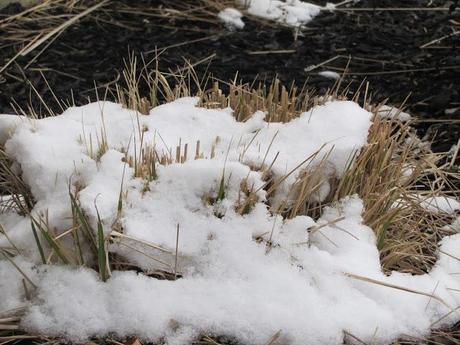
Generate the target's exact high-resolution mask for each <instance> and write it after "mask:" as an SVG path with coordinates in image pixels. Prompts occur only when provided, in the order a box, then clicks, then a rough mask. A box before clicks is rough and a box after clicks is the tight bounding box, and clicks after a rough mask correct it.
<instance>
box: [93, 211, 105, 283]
mask: <svg viewBox="0 0 460 345" xmlns="http://www.w3.org/2000/svg"><path fill="white" fill-rule="evenodd" d="M96 212H97V243H98V251H97V258H98V264H99V276H100V277H101V279H102V281H104V282H105V281H106V280H107V278H108V272H107V255H106V249H105V238H104V228H103V226H102V221H101V217H100V215H99V211H98V210H97V208H96Z"/></svg>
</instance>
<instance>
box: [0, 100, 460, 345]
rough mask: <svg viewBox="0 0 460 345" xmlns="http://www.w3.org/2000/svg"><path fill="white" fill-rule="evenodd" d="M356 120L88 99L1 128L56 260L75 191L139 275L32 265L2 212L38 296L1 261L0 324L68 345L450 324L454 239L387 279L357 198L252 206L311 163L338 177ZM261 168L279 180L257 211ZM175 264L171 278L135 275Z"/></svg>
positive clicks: (333, 108) (28, 236) (4, 240)
mask: <svg viewBox="0 0 460 345" xmlns="http://www.w3.org/2000/svg"><path fill="white" fill-rule="evenodd" d="M371 118H372V114H370V113H369V112H367V111H365V110H363V109H362V108H360V107H359V106H358V105H356V104H355V103H352V102H345V101H335V102H328V103H326V104H325V105H321V106H317V107H314V108H313V109H311V110H310V111H308V112H305V113H303V114H301V115H300V116H299V117H298V118H296V119H294V120H291V121H290V122H288V123H267V122H266V121H265V120H264V114H263V113H262V112H257V113H255V114H254V115H253V116H252V117H251V118H250V119H249V120H248V121H246V122H237V121H236V120H235V118H234V117H233V115H232V110H231V109H205V108H202V107H199V106H198V99H197V98H181V99H178V100H176V101H174V102H171V103H168V104H164V105H161V106H158V107H156V108H154V109H152V110H151V111H150V114H149V115H140V114H138V113H136V112H135V111H131V110H127V109H124V108H122V107H121V105H118V104H114V103H109V102H99V103H92V104H89V105H86V106H83V107H74V108H70V109H68V110H67V111H65V112H64V113H63V114H62V115H60V116H56V117H52V118H46V119H42V120H26V119H23V118H20V119H16V120H12V118H5V117H0V138H4V140H5V150H6V152H7V153H8V154H9V155H10V156H11V157H12V158H13V159H14V160H15V161H16V162H17V163H18V164H19V165H20V168H21V170H22V177H23V179H24V181H25V182H26V183H27V184H28V185H29V186H30V189H31V191H32V193H33V195H34V197H35V199H36V204H35V206H34V209H33V211H32V214H33V215H34V216H35V215H39V214H42V215H46V219H47V222H48V224H49V227H50V228H51V229H52V231H53V232H54V234H55V235H56V236H58V235H61V237H60V239H59V241H60V242H61V243H62V244H63V245H66V246H68V248H69V251H70V248H72V243H73V242H72V241H73V239H72V237H71V236H70V235H69V229H72V227H73V226H74V224H73V223H72V209H71V204H70V198H69V189H70V190H71V191H76V192H77V197H78V200H79V203H80V204H81V207H82V209H83V210H84V211H85V213H86V214H87V216H88V219H89V220H90V223H91V224H92V226H93V228H96V226H95V224H96V222H97V219H98V216H100V218H101V221H102V225H103V231H104V233H105V235H106V236H107V237H111V238H112V240H111V241H110V243H108V249H109V251H110V252H111V253H112V254H114V255H116V256H117V257H119V258H122V259H123V260H122V261H123V262H127V263H129V264H131V265H134V266H135V267H137V268H139V269H142V271H143V272H145V273H143V274H139V273H136V271H134V270H133V271H113V272H112V275H111V277H110V278H109V279H108V280H107V281H106V282H103V281H101V280H100V278H99V277H98V275H97V273H96V272H95V271H94V270H92V269H89V268H86V267H76V266H75V265H74V266H72V265H67V266H65V265H42V264H40V262H41V261H40V256H39V253H38V251H37V250H36V248H37V246H36V243H35V241H34V238H33V236H32V229H31V225H30V224H31V219H30V218H29V217H27V216H21V215H18V214H15V213H13V212H9V213H3V214H1V215H0V223H1V225H2V227H3V228H4V229H5V231H6V232H7V234H8V237H6V236H4V235H0V247H2V248H4V247H8V248H9V247H11V242H13V243H14V244H15V246H16V247H17V248H19V249H20V252H21V255H18V256H16V257H14V258H13V260H14V261H15V264H16V265H17V266H18V267H20V268H21V270H22V272H24V273H25V274H27V276H28V278H29V279H30V280H31V281H32V282H33V284H35V285H36V286H37V289H36V290H34V294H33V297H32V299H31V300H30V301H26V298H25V296H24V289H23V288H22V284H23V283H22V279H23V276H22V275H21V273H19V271H18V270H17V269H16V268H15V267H14V266H13V265H11V263H10V262H9V261H8V260H0V295H1V296H2V298H1V299H0V313H1V312H2V311H5V310H10V309H13V308H16V307H20V306H24V307H26V310H27V311H26V315H25V317H24V318H23V320H22V327H24V328H25V329H26V330H29V331H31V332H39V333H43V334H47V335H50V336H62V337H65V338H66V339H68V340H71V341H85V340H86V339H88V338H89V337H91V336H103V335H105V334H109V333H110V334H114V335H116V336H119V337H125V336H130V335H133V334H135V335H137V336H139V337H141V338H145V339H149V340H152V341H158V340H160V339H163V340H164V341H165V342H166V343H167V344H187V343H188V342H190V341H191V340H192V339H193V338H195V337H196V336H197V335H199V334H200V332H207V333H215V334H223V335H228V336H231V337H236V338H237V339H239V340H240V341H242V342H245V343H248V344H256V343H258V344H262V343H265V342H266V341H267V340H268V339H269V338H270V337H271V336H272V335H273V334H275V333H276V332H278V331H279V330H281V337H282V338H281V340H280V342H281V343H283V344H292V345H296V344H299V345H300V344H304V343H305V341H306V339H307V340H308V343H309V344H325V343H328V344H342V341H343V336H344V331H347V332H349V333H351V334H353V335H354V336H356V337H359V338H360V339H362V340H363V341H366V342H370V341H372V342H373V343H385V342H389V341H391V340H392V339H394V338H395V337H397V336H399V335H401V334H409V335H414V336H422V335H424V334H426V333H427V332H429V329H430V326H431V325H432V324H434V323H436V325H438V326H441V323H442V324H444V323H447V324H448V323H452V322H455V321H456V320H458V319H459V317H458V314H457V313H456V312H451V311H452V310H453V309H454V308H456V307H457V306H458V305H459V303H460V295H459V294H458V293H456V291H458V289H460V278H459V275H458V272H459V271H460V261H459V260H458V259H456V257H457V258H458V257H460V235H453V236H450V237H446V238H444V239H443V241H442V246H441V247H442V252H440V258H439V260H438V262H437V264H436V266H435V267H434V268H433V269H432V271H431V272H430V273H429V274H426V275H421V276H410V275H407V274H401V273H393V274H392V275H391V276H386V275H385V274H384V273H383V272H382V271H381V269H380V261H379V252H378V250H377V248H376V238H375V236H374V232H373V231H372V229H370V228H369V227H367V226H366V225H364V224H363V222H362V218H361V213H362V212H363V203H362V201H361V200H360V199H359V198H358V197H356V196H350V197H348V198H346V199H343V200H342V201H341V202H340V203H338V204H337V205H335V206H334V207H329V208H327V209H326V210H325V211H324V212H323V215H322V217H321V218H320V219H318V220H316V221H315V220H313V219H312V218H310V217H307V216H297V217H295V218H293V219H283V218H282V217H281V216H279V215H276V214H273V213H272V212H270V210H269V207H268V206H267V203H268V202H270V203H272V202H275V201H276V200H278V201H282V200H286V198H288V190H289V188H290V186H292V184H293V183H294V182H295V181H296V177H297V176H298V174H300V173H301V172H302V170H304V169H311V168H313V167H315V166H318V164H324V161H326V163H327V164H324V166H325V168H324V171H322V173H323V174H324V181H325V182H324V183H325V184H327V180H328V178H333V177H335V178H339V177H340V176H341V175H342V174H343V172H344V170H345V168H346V166H347V164H348V162H349V159H350V157H352V156H353V155H354V152H356V150H360V149H361V148H362V147H363V146H364V145H365V144H366V138H367V133H368V130H369V127H370V125H371ZM186 145H187V147H188V151H187V150H186V149H185V146H186ZM148 148H153V149H154V152H155V154H156V155H157V156H158V157H163V158H161V159H164V160H165V161H167V162H168V164H157V166H156V171H155V177H154V178H152V179H151V180H150V179H146V178H145V177H139V176H137V175H136V174H137V172H136V171H137V170H136V169H137V168H136V166H135V164H133V160H134V161H136V157H139V155H140V153H141V152H146V151H147V149H148ZM186 152H188V154H187V153H186ZM133 157H134V158H133ZM307 158H310V159H307ZM264 171H265V172H266V171H269V172H270V174H271V175H272V176H273V177H275V178H281V179H280V180H279V181H280V184H279V187H278V188H277V194H276V195H275V196H274V197H273V199H270V200H269V199H268V196H267V180H266V176H264V175H265V174H264ZM326 187H327V186H326ZM326 187H325V188H326ZM326 189H327V188H326ZM120 195H122V197H123V199H122V200H123V208H122V211H121V212H120V210H119V209H118V204H119V203H118V202H119V197H120ZM323 197H324V196H323ZM320 200H321V197H320ZM248 201H249V202H248ZM95 206H97V211H98V213H99V214H98V213H97V211H96V208H95ZM243 206H244V207H243ZM242 208H243V209H244V212H242V211H241V210H242ZM115 225H116V226H115ZM178 234H179V236H177V235H178ZM177 243H178V245H176V244H177ZM176 248H177V249H178V250H177V255H176ZM49 253H50V250H48V249H47V254H49ZM92 259H94V258H91V257H90V256H89V257H88V258H85V261H86V262H87V263H88V265H91V263H92V262H91V260H92ZM176 260H177V261H176ZM176 263H177V266H176ZM176 268H177V272H178V273H179V276H180V278H179V279H177V280H158V279H155V278H152V277H150V276H149V275H148V273H149V272H156V271H158V270H162V271H166V272H171V271H172V270H174V271H175V270H176ZM402 289H406V290H409V291H410V292H408V291H403V290H402ZM440 319H442V322H439V320H440Z"/></svg>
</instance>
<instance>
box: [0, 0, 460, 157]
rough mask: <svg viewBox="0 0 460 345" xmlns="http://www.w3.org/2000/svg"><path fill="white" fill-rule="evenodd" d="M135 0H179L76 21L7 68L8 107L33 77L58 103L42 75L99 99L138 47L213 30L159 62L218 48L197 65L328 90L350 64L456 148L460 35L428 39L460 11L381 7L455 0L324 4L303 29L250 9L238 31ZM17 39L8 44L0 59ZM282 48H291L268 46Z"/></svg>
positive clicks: (459, 23) (115, 2)
mask: <svg viewBox="0 0 460 345" xmlns="http://www.w3.org/2000/svg"><path fill="white" fill-rule="evenodd" d="M187 2H190V3H193V0H188V1H181V2H180V4H181V6H185V5H186V3H187ZM316 2H317V3H324V2H325V1H316ZM334 2H339V1H334ZM127 3H131V4H132V5H133V6H136V7H138V8H140V9H142V8H144V9H146V8H153V7H158V6H165V7H173V6H177V4H178V2H176V1H174V0H169V1H168V0H141V1H135V2H132V1H131V0H112V1H111V2H110V3H109V5H106V6H105V7H104V8H103V9H101V10H99V11H97V12H95V13H93V14H92V15H90V16H88V17H85V18H84V19H83V20H82V21H81V22H79V23H77V24H75V25H73V26H71V27H70V28H68V29H67V30H66V31H65V32H64V33H62V34H61V35H60V36H59V38H58V39H57V40H56V41H54V42H53V43H52V44H51V45H50V46H49V47H48V48H47V49H46V50H45V51H44V53H43V54H41V55H40V56H39V57H38V58H37V60H36V61H35V62H34V63H32V64H31V65H30V66H29V67H28V68H27V69H25V70H23V67H24V66H25V65H27V63H28V62H29V61H30V60H31V59H32V57H33V54H32V56H29V55H28V56H26V57H24V58H22V59H18V60H17V64H12V65H11V66H10V67H9V68H8V69H7V70H6V71H5V72H4V73H3V74H1V75H0V113H2V112H3V113H11V112H12V111H13V110H12V107H11V105H10V102H11V100H12V99H13V98H14V100H15V101H16V102H17V103H18V104H19V105H21V106H24V105H25V104H26V103H27V102H29V101H30V100H32V102H33V103H35V104H36V105H40V102H39V101H38V99H37V97H36V96H35V95H34V93H33V92H31V90H30V87H29V86H28V84H27V83H26V81H25V80H29V81H30V82H31V83H32V85H34V86H35V88H36V90H37V91H38V92H39V93H40V95H41V96H42V97H43V99H44V100H45V101H46V102H47V103H48V104H49V105H50V106H51V108H53V109H54V110H55V111H56V112H59V111H60V109H59V107H58V105H57V104H56V102H55V101H54V99H53V96H52V93H51V92H50V90H49V87H48V86H47V84H46V82H45V81H44V78H43V76H44V77H45V78H46V79H47V81H48V83H49V85H51V87H52V89H53V91H54V93H55V94H56V96H57V98H58V99H69V98H70V90H72V91H73V95H74V99H75V101H76V103H77V104H83V103H86V102H87V100H88V98H91V99H94V98H95V91H94V88H95V85H98V86H101V85H105V84H107V83H110V82H112V81H114V80H116V79H117V78H118V77H119V76H120V73H121V71H122V69H123V67H124V61H125V60H126V59H127V57H128V56H129V53H130V52H132V51H134V52H136V53H143V54H144V56H145V58H146V59H149V58H152V57H153V56H154V55H155V54H154V53H152V52H151V51H154V50H155V48H164V47H167V46H171V45H175V44H178V43H186V42H189V41H193V40H197V39H201V38H206V39H205V40H202V41H199V42H194V43H188V44H184V45H181V46H179V47H175V48H170V49H167V50H166V51H165V52H164V53H162V55H161V62H160V69H162V70H168V69H173V70H174V69H175V68H177V66H178V65H180V66H182V65H183V64H184V59H186V60H189V61H190V62H191V63H195V62H197V61H201V60H202V59H205V58H207V57H209V56H211V55H212V54H215V55H214V57H213V58H212V62H211V60H208V61H207V62H206V63H202V64H199V65H198V66H196V70H197V71H198V73H199V74H200V73H204V72H205V71H209V72H211V73H212V74H213V75H214V76H216V77H219V78H220V79H222V80H229V79H232V78H233V77H234V76H235V73H236V72H238V77H239V78H241V79H242V80H244V81H253V80H255V79H259V80H271V79H272V78H274V77H275V76H276V77H278V78H279V79H280V80H281V81H283V82H285V83H286V84H290V83H291V82H292V81H295V83H296V84H298V85H299V86H302V85H303V84H304V83H307V86H308V87H311V88H315V89H316V90H317V92H319V93H322V92H325V91H326V90H327V88H329V87H331V86H332V84H333V82H334V81H332V80H330V79H327V78H325V77H322V76H319V75H318V72H320V71H322V70H333V71H337V72H339V73H343V72H344V71H345V68H346V66H347V64H348V70H347V75H346V76H345V81H344V84H348V83H350V82H351V83H352V84H351V91H354V90H356V89H357V88H358V87H359V85H360V83H361V82H362V81H363V80H366V81H368V82H369V85H370V88H369V89H370V90H372V97H373V100H374V101H381V100H383V99H386V98H388V99H389V102H390V103H391V104H395V105H399V104H401V103H403V101H404V100H405V99H406V97H407V96H409V95H410V97H409V99H408V102H407V105H408V108H409V111H410V112H411V113H412V114H413V115H416V116H419V117H420V118H423V119H433V118H434V119H436V120H438V121H439V120H443V122H441V123H439V122H436V123H434V122H425V123H423V124H421V125H420V126H419V129H420V130H421V132H422V134H426V133H428V136H429V137H430V138H433V137H436V138H437V139H436V140H435V143H434V148H435V149H436V150H448V149H449V148H450V147H451V146H452V145H453V144H454V143H456V142H457V140H458V139H459V137H460V122H458V120H459V119H460V53H459V52H460V35H455V36H452V37H450V38H446V39H444V40H442V41H441V42H439V43H437V44H432V45H430V46H429V47H427V48H420V46H422V45H424V44H426V43H428V42H430V41H432V40H435V39H438V38H441V37H443V36H445V35H449V34H451V33H452V32H453V31H455V30H460V10H459V9H458V8H457V9H453V11H447V10H446V11H434V10H431V11H422V10H412V11H407V10H406V11H388V10H386V11H382V10H378V8H379V7H393V8H395V7H415V8H417V7H419V8H427V7H440V6H442V7H449V5H453V2H452V1H442V0H438V1H429V0H413V1H412V0H411V1H407V0H363V1H361V2H360V3H357V4H353V5H352V6H353V7H355V8H362V9H364V8H367V9H368V10H366V11H357V10H356V11H350V10H347V11H337V12H326V11H324V12H323V13H322V14H321V15H320V16H319V17H317V18H315V19H314V20H313V21H312V22H311V23H310V24H308V25H307V26H306V27H305V28H303V29H302V30H300V32H299V33H298V35H295V34H294V31H293V29H291V28H286V27H282V26H276V25H274V24H267V23H263V22H261V21H257V20H254V19H248V18H245V22H246V27H245V28H244V29H243V30H239V31H229V30H227V29H226V28H225V27H224V26H223V25H221V24H220V23H219V22H218V21H217V20H215V18H211V19H212V20H211V22H204V21H191V20H173V19H167V18H158V17H151V16H149V14H148V11H141V12H140V13H136V14H127V13H124V12H123V11H120V10H119V9H120V8H121V7H122V6H123V5H124V4H127ZM134 3H135V5H134ZM376 7H377V8H376ZM452 7H454V6H452ZM374 8H376V9H375V10H374ZM17 11H20V8H19V6H17V5H14V6H10V7H8V8H7V9H5V10H4V12H5V13H6V12H9V13H12V12H17ZM0 35H1V31H0ZM17 48H18V47H9V48H6V49H1V50H0V66H2V65H3V64H4V63H5V62H6V61H7V60H8V59H9V58H11V56H13V55H14V52H15V50H17ZM39 50H40V49H37V52H38V51H39ZM274 50H278V51H279V50H284V51H286V52H284V53H276V54H275V53H267V52H268V51H274ZM149 52H150V53H149ZM255 52H256V53H257V52H264V53H258V54H255ZM333 58H335V59H334V60H333V61H330V62H328V63H325V64H324V65H322V66H320V67H317V68H316V69H313V70H311V71H309V72H306V71H305V68H307V67H309V66H312V65H317V64H321V63H324V62H325V61H327V60H329V59H333ZM19 66H21V67H19ZM101 92H102V91H101ZM449 109H450V110H449ZM452 109H453V110H452ZM455 109H456V110H455ZM446 110H447V113H446ZM448 119H453V120H457V122H455V121H448ZM428 129H429V130H428Z"/></svg>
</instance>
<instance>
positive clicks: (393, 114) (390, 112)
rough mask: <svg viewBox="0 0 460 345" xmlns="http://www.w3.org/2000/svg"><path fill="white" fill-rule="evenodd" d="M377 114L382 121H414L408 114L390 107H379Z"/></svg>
mask: <svg viewBox="0 0 460 345" xmlns="http://www.w3.org/2000/svg"><path fill="white" fill-rule="evenodd" d="M377 114H378V115H379V116H380V118H382V119H398V120H399V121H403V122H405V121H409V120H410V119H412V116H410V115H409V114H408V113H406V112H404V111H402V110H401V109H398V108H396V107H390V106H388V105H382V106H380V107H379V109H378V111H377Z"/></svg>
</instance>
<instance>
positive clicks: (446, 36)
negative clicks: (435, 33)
mask: <svg viewBox="0 0 460 345" xmlns="http://www.w3.org/2000/svg"><path fill="white" fill-rule="evenodd" d="M458 34H460V30H458V31H454V32H452V33H450V34H448V35H444V36H442V37H439V38H437V39H434V40H432V41H430V42H428V43H425V44H423V45H421V46H420V47H419V48H420V49H423V48H426V47H429V46H431V45H432V44H435V43H439V42H441V41H443V40H445V39H446V38H450V37H454V36H457V35H458Z"/></svg>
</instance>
